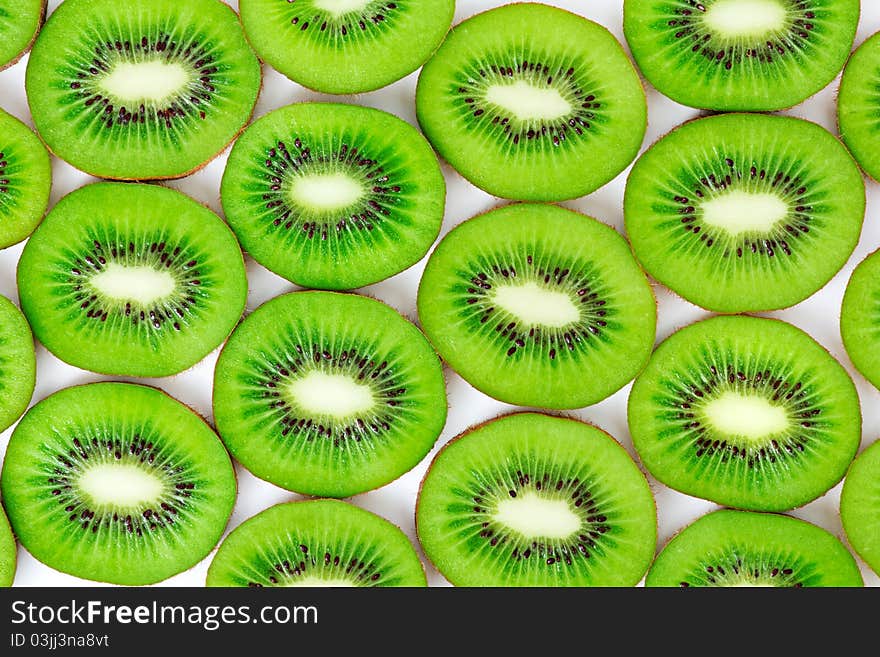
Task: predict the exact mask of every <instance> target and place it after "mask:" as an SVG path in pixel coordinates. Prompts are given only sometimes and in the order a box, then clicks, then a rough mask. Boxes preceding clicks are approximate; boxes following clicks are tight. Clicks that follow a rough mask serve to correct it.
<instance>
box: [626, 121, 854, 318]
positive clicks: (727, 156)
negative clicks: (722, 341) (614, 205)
mask: <svg viewBox="0 0 880 657" xmlns="http://www.w3.org/2000/svg"><path fill="white" fill-rule="evenodd" d="M864 215H865V185H864V180H863V178H862V175H861V172H860V171H859V169H858V167H857V166H856V164H855V162H854V161H853V159H852V157H850V155H849V153H847V151H846V149H845V148H844V147H843V145H842V144H841V143H840V142H839V141H838V140H837V139H835V138H834V136H833V135H831V133H829V132H828V131H827V130H825V129H824V128H822V127H820V126H818V125H816V124H814V123H810V122H808V121H803V120H801V119H794V118H790V117H781V116H767V115H759V114H725V115H718V116H712V117H709V118H704V119H698V120H696V121H693V122H691V123H687V124H685V125H683V126H681V127H679V128H677V129H675V130H673V131H672V132H671V133H669V134H668V135H667V136H666V137H664V138H663V139H661V140H660V141H659V142H657V143H656V144H655V145H654V146H652V147H651V148H650V149H649V150H648V151H647V152H646V153H645V154H644V155H643V156H642V157H641V158H640V159H639V160H638V161H637V162H636V164H635V166H633V168H632V171H631V173H630V175H629V179H628V180H627V185H626V193H625V196H624V218H625V223H626V231H627V234H628V236H629V238H630V241H631V242H632V247H633V251H634V252H635V254H636V257H637V258H638V259H639V261H640V262H641V263H642V265H643V266H644V267H645V270H646V271H647V272H648V273H649V274H650V275H651V276H653V277H654V278H655V279H657V280H658V281H659V282H661V283H663V284H664V285H666V286H667V287H669V288H671V289H672V290H673V291H674V292H676V293H678V294H680V295H681V296H682V297H684V298H685V299H687V300H688V301H690V302H692V303H695V304H697V305H699V306H702V307H703V308H707V309H709V310H713V311H716V312H724V313H735V312H744V311H749V312H751V311H759V310H772V309H777V308H784V307H787V306H791V305H794V304H796V303H799V302H800V301H803V300H804V299H806V298H807V297H809V296H810V295H812V294H813V293H815V292H816V291H817V290H819V289H820V288H821V287H822V286H824V285H825V284H826V283H827V282H828V281H829V280H830V279H831V278H832V277H833V276H834V275H835V274H836V273H837V272H838V271H839V270H840V268H841V267H843V265H844V263H846V261H847V259H848V258H849V256H850V254H851V253H852V251H853V249H854V248H855V246H856V244H857V243H858V240H859V234H860V232H861V228H862V221H863V219H864Z"/></svg>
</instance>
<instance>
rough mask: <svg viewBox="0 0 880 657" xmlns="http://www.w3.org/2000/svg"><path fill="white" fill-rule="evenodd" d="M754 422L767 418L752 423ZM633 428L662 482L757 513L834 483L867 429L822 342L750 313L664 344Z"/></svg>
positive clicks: (632, 411)
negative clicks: (863, 431)
mask: <svg viewBox="0 0 880 657" xmlns="http://www.w3.org/2000/svg"><path fill="white" fill-rule="evenodd" d="M761 400H762V401H761ZM752 417H761V418H763V419H761V420H760V421H758V422H757V423H756V424H755V425H754V426H752V425H749V423H748V422H747V421H748V420H750V418H752ZM627 419H628V423H629V428H630V433H631V435H632V440H633V445H634V446H635V448H636V451H637V452H638V454H639V456H640V458H641V461H642V463H643V464H644V466H645V467H646V468H647V469H648V471H649V472H650V473H651V474H652V475H653V476H654V477H655V478H656V479H658V480H659V481H660V482H662V483H664V484H666V485H667V486H669V487H671V488H673V489H675V490H678V491H681V492H683V493H685V494H688V495H693V496H696V497H701V498H704V499H708V500H711V501H713V502H716V503H718V504H723V505H725V506H730V507H735V508H739V509H749V510H755V511H785V510H788V509H793V508H795V507H798V506H801V505H803V504H806V503H807V502H809V501H811V500H813V499H816V498H817V497H819V496H820V495H822V494H824V493H825V492H827V491H828V490H829V489H830V488H831V487H833V486H834V485H836V484H837V483H838V482H839V481H840V480H841V478H842V477H843V476H844V474H845V472H846V468H847V466H848V465H849V464H850V462H851V461H852V459H853V457H854V456H855V453H856V451H857V450H858V446H859V442H860V440H861V424H862V415H861V407H860V403H859V397H858V393H857V391H856V388H855V385H854V384H853V382H852V379H851V378H850V376H849V374H848V373H847V371H846V370H845V369H844V368H843V367H842V366H841V365H840V363H838V362H837V361H836V360H835V359H834V357H833V356H831V354H829V353H828V351H827V350H826V349H825V348H824V347H822V345H820V344H819V343H817V342H816V341H815V340H813V338H812V337H810V336H809V335H808V334H806V333H805V332H803V331H801V330H800V329H798V328H796V327H794V326H792V325H791V324H788V323H786V322H783V321H780V320H776V319H766V318H758V317H749V316H744V315H736V316H716V317H711V318H709V319H705V320H702V321H698V322H696V323H694V324H691V325H689V326H686V327H684V328H682V329H680V330H679V331H677V332H676V333H674V334H673V335H671V336H670V337H669V338H667V339H666V340H664V341H663V342H662V343H661V344H660V345H659V346H658V347H657V349H656V350H655V351H654V354H653V355H652V356H651V360H650V361H649V362H648V365H647V367H646V368H645V369H644V370H643V372H642V373H641V374H640V375H639V376H638V377H636V380H635V383H634V384H633V387H632V390H631V392H630V396H629V401H628V405H627Z"/></svg>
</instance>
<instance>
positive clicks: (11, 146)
mask: <svg viewBox="0 0 880 657" xmlns="http://www.w3.org/2000/svg"><path fill="white" fill-rule="evenodd" d="M0 15H2V9H0ZM51 187H52V165H51V163H50V161H49V154H48V153H47V152H46V148H45V147H44V146H43V143H42V142H41V141H40V140H39V138H38V137H37V136H36V135H35V134H34V133H33V132H32V131H31V129H30V128H28V127H27V126H26V125H25V124H23V123H22V122H21V121H19V120H18V119H16V118H15V117H14V116H12V115H11V114H7V113H6V112H4V111H3V110H2V109H0V249H5V248H6V247H7V246H11V245H13V244H17V243H18V242H20V241H22V240H23V239H24V238H25V237H27V236H28V235H30V234H31V233H32V232H33V230H34V228H36V226H37V224H38V223H40V220H41V219H42V218H43V215H44V214H45V213H46V207H47V206H48V205H49V191H50V189H51Z"/></svg>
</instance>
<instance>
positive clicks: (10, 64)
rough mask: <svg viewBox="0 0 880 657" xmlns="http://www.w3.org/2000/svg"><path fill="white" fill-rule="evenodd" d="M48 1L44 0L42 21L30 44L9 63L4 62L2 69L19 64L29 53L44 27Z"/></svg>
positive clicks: (0, 67)
mask: <svg viewBox="0 0 880 657" xmlns="http://www.w3.org/2000/svg"><path fill="white" fill-rule="evenodd" d="M47 3H48V0H43V6H42V9H40V22H39V24H38V25H37V30H36V32H34V35H33V36H32V37H31V40H30V41H28V44H27V45H26V46H25V47H24V50H22V51H21V52H20V53H18V54H17V55H16V56H15V57H13V58H12V61H10V62H9V63H8V64H4V65H3V66H0V71H5V70H6V69H7V68H9V67H10V66H15V65H16V64H18V62H19V61H21V58H22V57H24V56H25V55H26V54H27V53H28V51H30V49H31V46H33V45H34V41H36V40H37V36H39V34H40V30H41V29H43V23H45V22H46V5H47Z"/></svg>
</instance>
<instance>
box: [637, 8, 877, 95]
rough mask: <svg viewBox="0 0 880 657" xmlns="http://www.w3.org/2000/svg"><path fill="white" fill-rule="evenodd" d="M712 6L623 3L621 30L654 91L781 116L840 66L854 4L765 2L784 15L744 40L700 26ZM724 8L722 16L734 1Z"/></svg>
mask: <svg viewBox="0 0 880 657" xmlns="http://www.w3.org/2000/svg"><path fill="white" fill-rule="evenodd" d="M716 2H719V0H625V2H624V6H623V32H624V35H625V37H626V40H627V42H628V44H629V47H630V49H631V51H632V54H633V58H634V59H635V61H636V63H637V64H638V66H639V68H640V69H641V70H642V73H643V74H644V75H645V77H646V78H647V79H648V81H649V82H650V83H651V84H652V85H653V86H654V87H656V88H657V90H658V91H660V92H661V93H663V94H664V95H666V96H668V97H669V98H672V99H673V100H675V101H676V102H679V103H681V104H683V105H688V106H691V107H697V108H702V109H710V110H718V111H772V110H781V109H785V108H788V107H792V106H794V105H797V104H798V103H800V102H802V101H804V100H806V99H807V98H808V97H810V96H812V95H813V94H815V93H816V92H818V91H819V90H821V89H822V88H823V87H825V86H826V85H827V84H828V83H829V82H831V81H832V80H833V79H834V77H835V76H836V75H837V74H838V73H840V69H841V68H842V67H843V65H844V63H845V62H846V59H847V56H848V55H849V52H850V49H851V48H852V44H853V40H854V38H855V34H856V28H857V27H858V22H859V15H860V3H859V0H767V2H766V3H765V4H766V9H767V10H772V9H774V8H775V9H776V10H777V12H779V11H781V12H782V13H783V14H784V17H782V23H781V24H777V25H776V26H775V27H772V26H770V25H764V26H763V27H764V30H765V31H764V32H763V33H760V34H752V35H749V34H748V33H738V32H737V29H742V28H741V27H740V26H736V25H734V26H733V27H732V28H730V27H729V26H730V25H731V22H730V21H729V20H726V19H725V18H724V17H721V18H717V19H716V20H718V21H720V22H722V24H725V26H726V27H728V28H729V29H732V30H733V33H731V34H728V35H724V34H721V33H720V32H719V31H718V29H717V27H715V28H713V27H712V26H711V25H708V24H703V22H704V21H706V20H707V17H709V16H710V15H711V13H712V5H714V4H715V3H716ZM719 4H720V2H719ZM724 4H726V5H727V6H728V10H729V9H730V8H731V7H732V5H734V4H735V2H731V1H730V0H724ZM736 11H738V12H740V14H742V13H746V12H751V13H752V14H753V15H754V12H755V11H758V10H757V9H756V8H755V7H754V6H752V7H749V8H748V9H739V8H738V9H736ZM778 18H779V17H778V16H777V19H778ZM756 71H757V73H756Z"/></svg>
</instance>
